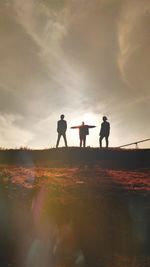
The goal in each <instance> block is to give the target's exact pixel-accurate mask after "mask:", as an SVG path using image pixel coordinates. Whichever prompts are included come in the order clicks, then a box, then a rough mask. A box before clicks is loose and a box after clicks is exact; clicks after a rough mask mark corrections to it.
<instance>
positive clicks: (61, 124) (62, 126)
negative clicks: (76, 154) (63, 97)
mask: <svg viewBox="0 0 150 267" xmlns="http://www.w3.org/2000/svg"><path fill="white" fill-rule="evenodd" d="M64 117H65V116H64V115H61V116H60V120H59V121H58V122H57V133H58V138H57V143H56V148H57V147H58V146H59V141H60V138H61V136H63V138H64V142H65V146H66V147H67V139H66V130H67V122H66V121H65V120H64Z"/></svg>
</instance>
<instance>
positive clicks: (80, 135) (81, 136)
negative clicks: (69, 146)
mask: <svg viewBox="0 0 150 267" xmlns="http://www.w3.org/2000/svg"><path fill="white" fill-rule="evenodd" d="M79 138H80V147H82V136H81V135H79Z"/></svg>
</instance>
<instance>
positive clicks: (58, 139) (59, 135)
mask: <svg viewBox="0 0 150 267" xmlns="http://www.w3.org/2000/svg"><path fill="white" fill-rule="evenodd" d="M60 137H61V134H60V133H59V134H58V138H57V143H56V148H57V147H58V146H59V141H60Z"/></svg>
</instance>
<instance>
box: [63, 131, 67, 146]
mask: <svg viewBox="0 0 150 267" xmlns="http://www.w3.org/2000/svg"><path fill="white" fill-rule="evenodd" d="M63 138H64V142H65V147H67V138H66V134H65V133H64V134H63Z"/></svg>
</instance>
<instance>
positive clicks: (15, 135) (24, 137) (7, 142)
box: [0, 114, 33, 148]
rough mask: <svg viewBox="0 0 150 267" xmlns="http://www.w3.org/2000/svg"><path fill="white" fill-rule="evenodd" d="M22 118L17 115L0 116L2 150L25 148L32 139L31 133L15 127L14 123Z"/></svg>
mask: <svg viewBox="0 0 150 267" xmlns="http://www.w3.org/2000/svg"><path fill="white" fill-rule="evenodd" d="M22 119H23V118H22V117H21V116H18V115H16V116H15V115H7V114H3V115H0V125H1V130H0V140H1V144H0V146H1V147H3V148H10V147H11V148H16V147H17V148H19V147H23V146H26V145H27V143H28V142H29V140H30V139H31V138H32V137H33V135H32V133H30V132H28V131H27V130H23V129H21V128H20V127H18V126H17V125H16V122H17V121H19V120H22Z"/></svg>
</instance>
